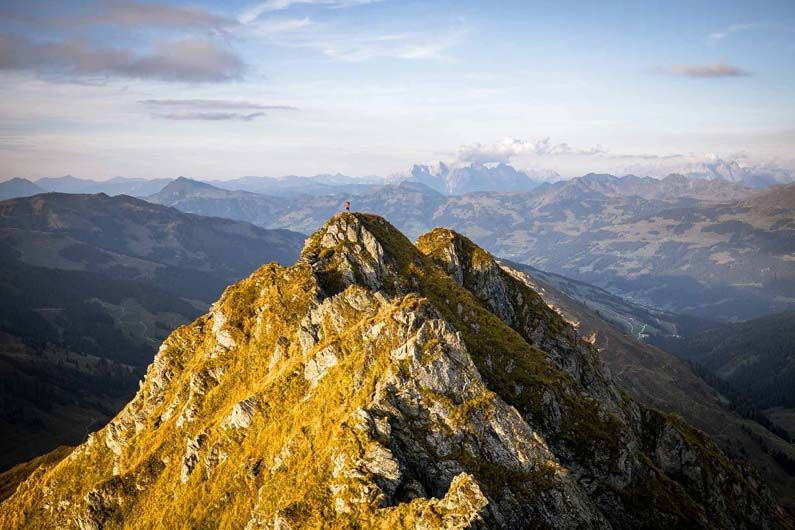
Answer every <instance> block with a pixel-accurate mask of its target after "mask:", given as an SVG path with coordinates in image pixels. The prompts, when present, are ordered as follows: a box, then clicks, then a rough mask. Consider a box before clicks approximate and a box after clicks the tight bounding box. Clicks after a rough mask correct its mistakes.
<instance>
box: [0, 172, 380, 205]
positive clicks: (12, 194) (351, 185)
mask: <svg viewBox="0 0 795 530" xmlns="http://www.w3.org/2000/svg"><path fill="white" fill-rule="evenodd" d="M180 179H183V177H179V178H177V179H170V178H159V179H142V178H127V177H114V178H112V179H109V180H91V179H81V178H77V177H73V176H71V175H67V176H64V177H46V178H42V179H39V180H37V181H35V182H32V181H30V180H27V179H22V178H13V179H11V180H7V181H4V182H0V200H5V199H14V198H17V197H29V196H31V195H36V194H37V193H45V192H59V193H105V194H107V195H130V196H132V197H145V196H147V195H153V194H155V193H158V192H159V191H160V190H162V189H163V187H164V186H166V185H168V184H169V183H171V182H174V181H178V180H180ZM208 182H209V183H210V184H212V185H214V186H216V187H218V188H222V189H225V190H230V191H248V192H254V193H265V194H268V195H272V196H277V197H295V196H297V195H331V194H336V193H344V194H347V195H356V194H359V193H365V192H367V191H369V190H370V189H372V188H373V187H376V186H380V185H383V181H382V180H381V179H379V178H378V177H348V176H346V175H340V174H336V175H315V176H313V177H298V176H293V175H290V176H285V177H243V178H238V179H231V180H213V181H208Z"/></svg>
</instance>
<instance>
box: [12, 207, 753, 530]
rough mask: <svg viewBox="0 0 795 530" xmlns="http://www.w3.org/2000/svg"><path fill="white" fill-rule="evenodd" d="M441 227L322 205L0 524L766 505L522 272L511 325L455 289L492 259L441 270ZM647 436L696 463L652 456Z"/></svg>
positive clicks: (168, 348) (173, 524) (545, 514)
mask: <svg viewBox="0 0 795 530" xmlns="http://www.w3.org/2000/svg"><path fill="white" fill-rule="evenodd" d="M442 236H443V237H442ZM450 237H452V236H449V235H443V234H441V233H436V234H434V236H433V237H429V238H425V239H422V240H421V241H420V244H419V246H420V248H421V249H422V250H423V252H427V254H428V255H426V254H425V253H423V252H421V251H420V250H419V249H418V248H417V247H415V246H414V245H412V244H411V242H409V241H408V239H406V238H405V237H404V236H403V235H402V234H400V232H398V231H397V230H395V229H394V228H393V227H392V226H391V225H389V224H388V223H387V222H386V221H384V220H383V219H382V218H379V217H377V216H372V215H366V214H340V215H339V216H336V217H335V218H333V219H331V220H330V221H329V223H327V225H326V226H325V227H324V228H323V229H321V230H320V231H318V232H317V233H315V234H314V235H313V236H311V237H310V239H309V240H308V241H307V243H306V246H305V249H304V251H303V253H302V257H301V258H300V259H299V261H298V263H297V264H296V265H294V266H292V267H281V266H278V265H275V264H270V265H266V266H264V267H262V268H260V269H259V270H257V271H256V272H255V273H253V274H252V275H251V276H250V277H249V278H247V279H245V280H243V281H241V282H238V283H236V284H234V285H232V286H230V287H229V288H227V290H226V291H225V292H224V294H223V296H222V297H221V299H220V300H219V301H218V302H217V303H216V304H215V305H214V306H213V308H212V310H211V312H210V313H209V314H207V315H205V316H203V317H201V318H199V319H197V320H196V321H195V322H193V323H191V324H189V325H187V326H183V327H181V328H179V329H177V330H176V331H175V332H174V333H172V335H171V336H170V337H169V338H168V339H167V340H166V341H165V343H164V344H163V346H162V347H161V350H160V352H159V354H158V356H157V358H156V359H155V361H154V363H153V364H152V366H150V368H149V371H148V373H147V377H146V379H145V381H144V382H143V385H142V387H141V390H140V391H139V393H138V395H137V396H136V398H135V399H134V400H133V401H132V402H131V403H130V404H129V405H128V407H127V408H126V409H125V410H124V411H123V412H122V413H120V414H119V416H117V418H116V419H115V420H114V421H113V422H111V424H109V425H108V426H107V427H106V428H104V429H103V430H101V431H99V432H98V433H95V434H94V435H92V437H91V438H90V439H89V441H88V442H87V443H86V444H84V445H83V446H81V447H79V448H78V449H77V450H75V451H74V452H73V453H72V455H70V457H69V458H67V459H65V460H64V461H62V462H61V463H60V464H58V465H57V466H55V468H53V469H52V470H49V471H46V472H40V473H37V474H34V476H33V477H32V478H31V479H30V480H28V481H27V482H26V483H24V484H23V485H22V486H21V487H20V488H19V490H18V491H17V493H16V494H15V495H14V496H13V497H12V498H11V499H9V501H8V502H6V503H4V504H3V505H2V506H0V526H4V527H5V526H9V527H30V528H36V527H40V528H45V527H51V526H53V525H54V524H63V525H65V526H67V527H68V526H83V527H86V528H100V527H110V528H113V527H124V528H155V527H164V528H178V527H189V528H241V527H245V528H252V529H253V528H275V527H278V525H283V528H293V529H297V528H320V527H323V528H465V527H467V526H468V525H470V524H471V523H473V522H474V521H481V523H483V524H487V525H491V526H495V525H496V526H506V527H518V526H519V525H521V523H522V521H524V522H525V523H527V522H528V521H530V522H531V524H534V525H537V526H539V527H546V526H556V525H564V526H571V527H575V526H579V527H605V526H606V524H607V521H610V522H611V523H612V524H615V525H617V526H627V527H629V526H632V525H637V524H640V525H641V526H643V525H645V526H651V527H655V526H659V527H663V526H666V525H671V524H677V523H682V522H684V521H687V523H688V524H689V525H690V526H693V527H699V526H702V527H709V526H710V524H709V521H710V520H711V519H712V518H715V519H716V520H726V521H731V522H733V521H741V522H747V521H751V520H763V521H764V520H765V513H764V511H763V510H764V509H766V508H764V506H765V505H764V504H754V502H758V501H755V500H753V499H749V496H750V493H754V494H755V493H757V492H758V491H757V489H756V488H754V486H753V485H751V484H749V483H748V482H747V481H746V480H745V479H744V478H743V477H742V476H741V475H739V473H738V471H737V469H736V468H735V467H734V465H733V464H732V463H731V462H729V461H728V460H727V459H726V458H725V457H724V456H723V455H722V454H721V453H720V452H719V451H718V450H717V449H716V448H715V447H714V446H713V445H712V444H711V442H709V441H708V440H703V439H702V438H700V437H698V433H694V432H692V430H690V429H689V428H688V427H687V426H686V425H680V423H681V422H678V421H673V422H672V421H669V420H667V419H666V418H664V417H662V416H661V415H659V414H657V413H654V412H651V411H646V410H644V409H640V408H639V407H637V405H635V404H634V403H632V402H631V401H629V400H628V399H627V398H625V397H624V396H623V395H621V394H620V393H619V392H617V391H615V389H614V388H613V387H612V386H611V384H610V383H609V382H608V381H606V380H604V376H603V374H601V372H600V371H599V369H598V358H597V357H596V353H595V352H594V351H593V350H592V349H589V347H587V346H584V345H583V344H581V343H580V342H579V341H578V339H577V337H576V333H575V332H574V331H573V330H572V329H571V328H570V327H569V326H568V325H567V324H565V322H563V321H562V319H560V317H558V316H557V315H556V314H555V313H554V312H553V311H551V310H550V309H549V308H547V307H546V306H545V305H543V303H540V299H539V298H538V296H537V295H536V294H535V293H533V292H532V291H531V290H530V289H528V288H527V287H526V286H524V287H523V286H519V285H515V284H510V286H511V292H510V293H509V294H510V297H509V298H510V303H511V304H513V305H514V306H516V307H513V306H512V307H513V310H514V314H515V315H516V319H515V320H514V321H513V322H512V323H511V325H509V324H508V323H506V322H505V321H503V320H502V319H500V318H499V317H498V316H497V315H496V314H495V313H494V312H493V311H494V308H493V307H491V306H490V305H489V301H488V300H487V299H484V298H482V297H481V298H479V297H478V296H476V294H475V293H474V292H473V291H470V290H469V289H467V285H468V283H473V282H476V280H477V278H474V277H472V275H477V274H480V273H479V272H478V271H481V270H485V269H484V267H491V266H492V265H493V260H492V259H491V257H490V256H489V255H488V254H487V253H485V252H484V251H482V250H480V249H478V248H477V247H474V245H472V244H471V242H469V243H466V244H465V245H464V246H463V247H462V251H463V253H464V255H465V257H466V261H467V263H466V264H465V267H464V268H465V275H468V277H467V279H465V281H463V282H462V284H459V283H457V282H456V281H454V279H453V278H452V277H451V276H450V275H449V274H448V272H447V271H446V270H444V269H443V268H442V267H440V266H439V265H438V264H437V263H438V262H439V258H440V256H438V255H436V253H435V250H434V249H435V247H434V244H432V243H433V241H437V242H439V243H443V244H445V245H446V244H448V243H450ZM502 279H503V280H505V281H508V279H509V278H508V277H505V278H502ZM531 330H532V333H531V332H530V331H531ZM553 346H554V348H555V349H554V351H553V349H551V348H552V347H553ZM545 348H547V349H545ZM553 353H554V355H553ZM560 355H563V356H564V357H565V356H570V357H571V358H570V359H566V358H564V359H563V360H561V359H557V358H556V357H555V356H558V357H559V356H560ZM571 366H574V367H575V368H576V370H573V369H571V368H570V367H571ZM583 367H584V368H583ZM572 374H575V375H576V377H575V376H573V375H572ZM582 374H586V375H582ZM585 379H589V381H585ZM649 426H653V427H654V428H653V429H652V428H649ZM663 435H664V436H666V437H667V438H666V444H668V445H670V446H672V447H674V448H675V449H676V450H677V451H680V452H681V451H687V452H688V454H689V455H692V458H694V459H695V460H696V461H697V462H696V463H697V465H698V466H701V467H699V469H700V470H701V468H703V469H704V470H705V471H698V472H696V471H693V473H694V474H693V476H689V475H688V474H687V473H688V472H690V471H691V470H689V469H688V470H686V471H685V472H684V474H683V471H682V466H681V465H678V464H677V462H673V463H671V462H667V461H666V462H663V461H661V459H660V454H659V453H660V451H667V450H668V447H667V446H666V447H662V446H661V444H660V438H661V436H663ZM671 458H672V459H675V458H676V457H671ZM664 465H668V468H669V469H663V467H664ZM699 473H700V474H699ZM580 479H587V487H585V486H583V485H582V484H581V483H580V482H578V481H579V480H580ZM705 480H706V481H711V480H712V481H714V482H715V486H714V488H713V487H711V486H709V485H705V484H698V483H697V482H699V481H701V482H703V481H705ZM732 487H736V488H737V490H736V491H734V492H732V491H731V488H732ZM724 489H725V491H724ZM760 491H761V490H760ZM724 494H725V495H726V498H725V499H724V498H723V497H721V496H722V495H724ZM761 494H762V497H761V499H762V501H761V502H762V503H764V502H765V498H764V492H763V491H762V492H761ZM710 495H711V496H712V497H715V496H718V498H717V499H716V498H712V497H709V496H710ZM637 499H644V502H641V503H638V502H635V501H636V500H637ZM726 499H731V501H732V502H733V503H734V505H733V506H730V505H726V502H725V501H726ZM718 502H723V505H724V510H725V513H715V509H716V506H718ZM741 510H744V511H745V512H747V513H743V512H742V511H741ZM479 524H480V523H479ZM741 526H742V525H741Z"/></svg>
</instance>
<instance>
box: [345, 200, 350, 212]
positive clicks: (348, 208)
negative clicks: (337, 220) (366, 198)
mask: <svg viewBox="0 0 795 530" xmlns="http://www.w3.org/2000/svg"><path fill="white" fill-rule="evenodd" d="M345 211H346V212H350V211H351V201H345Z"/></svg>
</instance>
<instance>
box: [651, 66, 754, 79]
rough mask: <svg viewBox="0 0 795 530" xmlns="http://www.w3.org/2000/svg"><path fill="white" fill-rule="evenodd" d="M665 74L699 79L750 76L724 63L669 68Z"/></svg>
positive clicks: (740, 69) (746, 72)
mask: <svg viewBox="0 0 795 530" xmlns="http://www.w3.org/2000/svg"><path fill="white" fill-rule="evenodd" d="M667 72H668V73H669V74H671V75H675V76H679V77H701V78H718V77H744V76H747V75H750V73H749V72H748V71H746V70H743V69H742V68H739V67H737V66H732V65H730V64H724V63H716V64H695V65H677V66H672V67H671V68H669V69H668V70H667Z"/></svg>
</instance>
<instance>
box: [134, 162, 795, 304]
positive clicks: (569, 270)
mask: <svg viewBox="0 0 795 530" xmlns="http://www.w3.org/2000/svg"><path fill="white" fill-rule="evenodd" d="M794 196H795V185H789V186H782V187H776V188H771V189H769V190H761V191H755V190H751V189H749V188H743V187H740V186H737V185H736V184H732V183H729V182H726V181H721V180H698V179H688V178H685V177H682V176H681V175H671V176H669V177H667V178H665V179H652V178H640V177H634V176H626V177H620V178H619V177H614V176H611V175H598V174H589V175H585V176H583V177H580V178H576V179H572V180H568V181H561V182H556V183H544V184H541V185H539V186H537V187H536V188H535V189H533V190H532V191H529V192H514V193H496V192H478V193H468V194H464V195H455V196H448V195H444V194H443V193H441V192H439V191H436V190H434V189H432V188H430V187H429V186H427V185H426V184H423V183H420V182H412V181H404V182H401V183H399V184H393V185H387V186H381V187H374V188H373V189H371V190H370V191H368V192H366V193H363V194H361V195H358V196H347V197H346V196H343V195H328V196H302V197H300V198H292V199H290V198H278V197H272V196H266V195H262V194H252V193H247V192H232V191H228V190H221V189H219V188H214V187H210V186H209V185H207V184H205V183H199V182H195V181H189V180H187V179H182V180H180V181H178V182H175V183H174V184H173V185H170V186H167V187H166V188H165V189H164V190H162V191H161V192H160V193H158V194H155V195H153V196H151V197H148V198H147V200H151V201H152V202H156V203H159V204H164V205H168V206H174V207H176V208H179V209H181V210H184V211H187V212H192V213H197V214H201V215H216V216H224V217H229V218H233V219H237V220H243V221H248V222H252V223H255V224H257V225H260V226H263V227H267V228H277V227H278V228H289V229H292V230H296V231H300V232H304V233H306V232H311V231H313V230H315V229H316V228H317V226H319V225H320V224H321V223H322V221H323V219H326V218H327V217H328V216H330V215H332V214H333V213H334V212H335V211H338V210H339V209H340V208H341V207H342V204H343V202H344V200H345V199H346V198H349V199H351V200H352V202H353V208H354V209H355V210H359V211H371V212H377V213H379V214H383V215H386V216H389V217H390V218H391V219H393V220H394V221H395V223H396V225H397V226H398V227H399V228H401V229H402V230H403V231H405V232H406V233H408V234H409V235H411V236H416V235H418V234H419V233H422V232H424V231H427V230H429V229H431V228H433V227H434V226H439V225H442V226H456V227H458V228H459V229H460V230H461V231H462V232H463V233H465V234H467V235H468V236H470V237H471V238H472V239H473V240H475V241H477V242H478V244H481V245H483V246H484V247H486V248H487V249H488V250H489V251H491V252H494V254H495V255H498V256H502V257H504V258H507V259H511V260H513V261H518V262H522V263H526V264H530V265H533V266H535V267H537V268H539V269H541V270H546V271H549V272H553V273H558V274H563V275H564V276H567V277H571V278H574V279H579V280H583V281H586V282H587V283H590V284H594V285H597V286H600V287H602V288H605V289H607V290H608V291H610V292H611V293H613V294H617V295H621V296H623V297H629V298H630V299H632V300H635V301H636V302H638V303H639V304H640V305H642V306H646V307H654V308H658V309H662V310H665V311H669V312H672V313H686V314H689V315H694V316H699V317H703V318H710V319H748V318H754V317H757V316H761V315H764V314H767V313H770V312H775V311H782V310H786V309H787V308H790V307H795V292H790V291H791V286H792V285H793V282H792V278H793V277H795V236H793V234H795V224H793V223H795V219H794V218H795V214H793V210H795V197H794Z"/></svg>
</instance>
